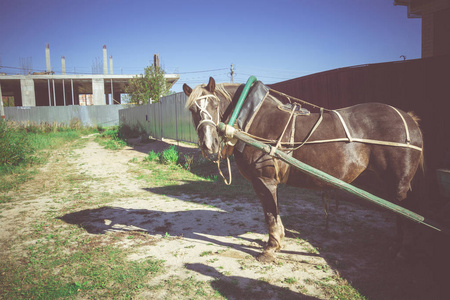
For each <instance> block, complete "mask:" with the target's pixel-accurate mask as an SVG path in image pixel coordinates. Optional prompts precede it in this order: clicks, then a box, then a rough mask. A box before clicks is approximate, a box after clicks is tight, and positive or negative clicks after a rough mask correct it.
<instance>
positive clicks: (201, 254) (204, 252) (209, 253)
mask: <svg viewBox="0 0 450 300" xmlns="http://www.w3.org/2000/svg"><path fill="white" fill-rule="evenodd" d="M212 254H213V253H212V251H203V252H202V253H200V256H202V257H203V256H207V255H212Z"/></svg>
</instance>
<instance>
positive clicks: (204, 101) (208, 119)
mask: <svg viewBox="0 0 450 300" xmlns="http://www.w3.org/2000/svg"><path fill="white" fill-rule="evenodd" d="M211 98H213V99H214V98H215V99H217V100H218V101H220V99H219V97H217V96H216V95H205V96H201V97H198V98H197V99H196V100H195V101H194V103H195V105H196V106H197V107H198V108H199V110H200V122H199V123H198V125H197V129H196V130H197V132H198V130H199V129H200V127H201V126H203V125H206V124H209V125H211V126H214V128H215V127H217V124H219V121H220V108H219V107H217V123H216V122H214V119H213V117H212V116H211V114H210V113H209V112H208V111H207V110H206V106H208V103H209V101H208V100H209V99H211ZM199 100H200V101H199ZM199 102H200V104H199Z"/></svg>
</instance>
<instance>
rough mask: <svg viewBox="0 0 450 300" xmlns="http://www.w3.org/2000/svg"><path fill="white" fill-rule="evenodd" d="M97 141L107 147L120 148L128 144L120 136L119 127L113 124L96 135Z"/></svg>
mask: <svg viewBox="0 0 450 300" xmlns="http://www.w3.org/2000/svg"><path fill="white" fill-rule="evenodd" d="M96 141H97V142H98V143H99V144H100V145H102V146H103V147H105V148H106V149H111V150H119V149H122V148H123V147H125V146H126V145H127V143H126V142H125V141H124V140H123V139H122V138H121V137H120V134H119V127H118V126H112V127H110V128H108V129H106V130H104V131H103V132H102V133H100V135H99V136H97V137H96Z"/></svg>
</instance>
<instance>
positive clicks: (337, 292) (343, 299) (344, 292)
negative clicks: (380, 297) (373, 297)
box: [315, 278, 367, 300]
mask: <svg viewBox="0 0 450 300" xmlns="http://www.w3.org/2000/svg"><path fill="white" fill-rule="evenodd" d="M315 283H316V284H317V285H318V286H319V287H321V288H322V290H323V291H324V292H325V294H326V295H327V297H328V299H339V300H347V299H354V300H366V299H367V298H366V297H365V296H363V295H361V294H360V293H359V291H358V290H357V289H355V288H354V287H353V286H352V285H351V284H350V283H349V282H347V281H346V280H344V279H341V278H337V283H336V284H334V283H329V282H322V281H316V282H315Z"/></svg>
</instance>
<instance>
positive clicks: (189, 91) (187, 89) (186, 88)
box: [183, 83, 192, 97]
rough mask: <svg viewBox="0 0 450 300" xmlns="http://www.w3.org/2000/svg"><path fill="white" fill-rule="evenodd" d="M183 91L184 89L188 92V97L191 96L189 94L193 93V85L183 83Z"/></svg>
mask: <svg viewBox="0 0 450 300" xmlns="http://www.w3.org/2000/svg"><path fill="white" fill-rule="evenodd" d="M183 91H184V93H185V94H186V96H188V97H189V96H190V95H191V93H192V89H191V87H190V86H188V85H187V84H186V83H185V84H183Z"/></svg>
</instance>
